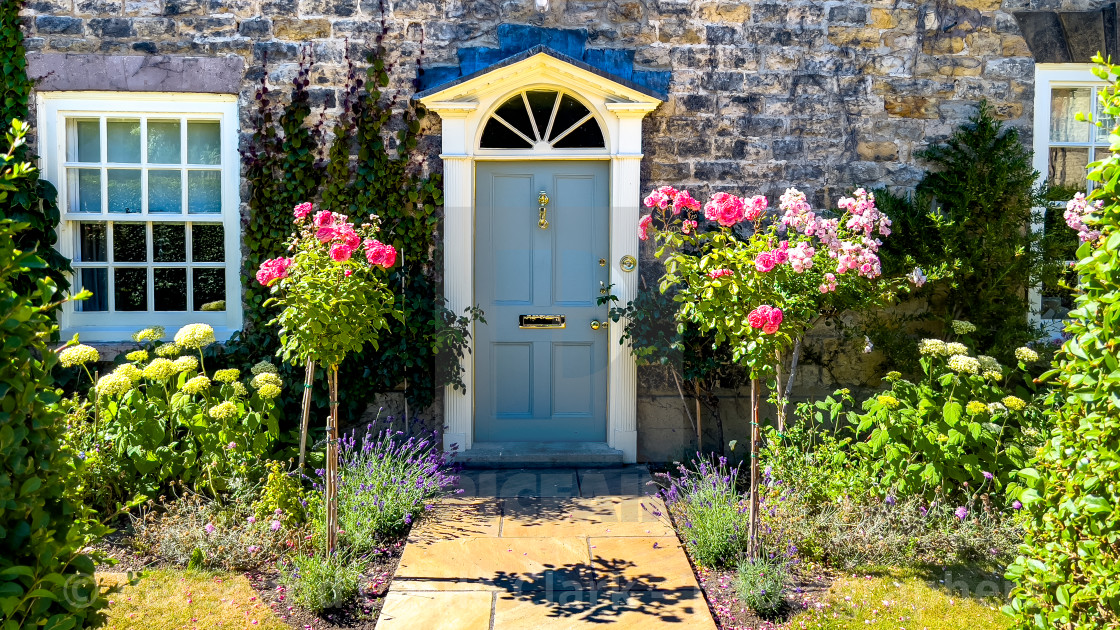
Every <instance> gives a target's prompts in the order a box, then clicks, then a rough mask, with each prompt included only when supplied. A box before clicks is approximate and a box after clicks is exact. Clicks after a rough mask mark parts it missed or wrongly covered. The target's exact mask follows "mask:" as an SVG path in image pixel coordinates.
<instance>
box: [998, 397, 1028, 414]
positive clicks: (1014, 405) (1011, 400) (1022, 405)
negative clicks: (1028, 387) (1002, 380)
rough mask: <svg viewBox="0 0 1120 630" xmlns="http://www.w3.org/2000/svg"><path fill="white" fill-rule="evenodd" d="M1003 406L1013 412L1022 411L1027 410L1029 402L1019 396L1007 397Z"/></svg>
mask: <svg viewBox="0 0 1120 630" xmlns="http://www.w3.org/2000/svg"><path fill="white" fill-rule="evenodd" d="M1003 404H1004V405H1006V406H1007V408H1008V409H1010V410H1012V411H1022V410H1024V409H1026V408H1027V402H1026V401H1025V400H1023V399H1022V398H1019V397H1018V396H1007V397H1005V398H1004V399H1003Z"/></svg>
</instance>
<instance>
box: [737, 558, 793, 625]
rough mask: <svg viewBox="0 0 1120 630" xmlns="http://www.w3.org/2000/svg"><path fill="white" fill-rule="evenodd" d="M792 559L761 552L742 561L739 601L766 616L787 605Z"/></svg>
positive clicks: (739, 572) (738, 590)
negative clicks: (757, 555)
mask: <svg viewBox="0 0 1120 630" xmlns="http://www.w3.org/2000/svg"><path fill="white" fill-rule="evenodd" d="M789 563H790V560H789V558H786V557H784V556H782V555H774V554H762V555H761V556H760V557H758V558H755V559H749V560H744V561H743V562H741V563H739V567H738V569H737V570H736V571H735V591H736V592H737V593H738V594H739V601H741V602H743V603H744V604H746V605H747V606H748V607H749V608H750V609H751V610H753V611H755V612H756V613H758V614H759V615H761V616H763V617H772V616H774V615H776V614H778V613H779V612H781V611H782V609H783V608H785V604H786V602H785V593H786V586H787V585H788V583H789V581H790V575H789Z"/></svg>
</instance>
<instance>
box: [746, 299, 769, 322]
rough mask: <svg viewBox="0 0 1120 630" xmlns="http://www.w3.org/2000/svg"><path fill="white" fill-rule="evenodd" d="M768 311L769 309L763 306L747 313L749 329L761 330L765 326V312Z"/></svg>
mask: <svg viewBox="0 0 1120 630" xmlns="http://www.w3.org/2000/svg"><path fill="white" fill-rule="evenodd" d="M769 310H770V307H769V306H767V305H766V304H763V305H762V306H759V307H758V308H756V309H754V310H753V311H751V312H750V313H747V323H748V324H750V327H751V328H762V327H763V326H765V325H766V311H769Z"/></svg>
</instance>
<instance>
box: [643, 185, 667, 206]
mask: <svg viewBox="0 0 1120 630" xmlns="http://www.w3.org/2000/svg"><path fill="white" fill-rule="evenodd" d="M644 203H645V204H646V207H647V208H651V209H652V208H661V209H662V210H664V209H665V208H668V207H669V195H666V194H665V193H664V192H662V191H661V189H660V188H659V189H657V190H655V191H653V192H651V193H650V194H649V196H648V197H646V198H645V201H644Z"/></svg>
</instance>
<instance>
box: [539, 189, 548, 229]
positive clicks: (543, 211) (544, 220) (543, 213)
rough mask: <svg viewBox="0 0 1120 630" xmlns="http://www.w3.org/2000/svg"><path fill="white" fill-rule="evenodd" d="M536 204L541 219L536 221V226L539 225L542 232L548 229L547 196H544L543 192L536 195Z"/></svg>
mask: <svg viewBox="0 0 1120 630" xmlns="http://www.w3.org/2000/svg"><path fill="white" fill-rule="evenodd" d="M537 204H539V205H540V217H541V218H540V220H539V221H537V225H539V226H540V227H541V229H542V230H546V229H548V216H547V215H548V210H547V208H546V207H547V206H548V195H546V194H545V192H544V191H543V190H542V191H541V192H540V194H539V195H537Z"/></svg>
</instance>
